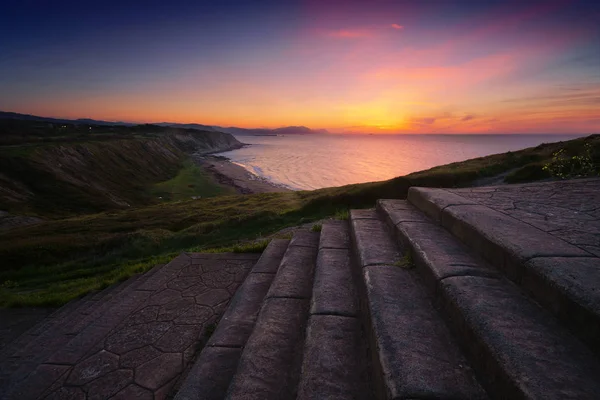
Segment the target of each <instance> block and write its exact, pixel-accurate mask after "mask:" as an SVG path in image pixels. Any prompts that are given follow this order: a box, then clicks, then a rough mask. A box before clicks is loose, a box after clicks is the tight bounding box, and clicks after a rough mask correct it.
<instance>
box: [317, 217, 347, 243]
mask: <svg viewBox="0 0 600 400" xmlns="http://www.w3.org/2000/svg"><path fill="white" fill-rule="evenodd" d="M349 248H350V230H349V227H348V222H347V221H327V222H325V223H324V224H323V226H322V228H321V239H320V241H319V249H349Z"/></svg>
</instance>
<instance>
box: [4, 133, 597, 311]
mask: <svg viewBox="0 0 600 400" xmlns="http://www.w3.org/2000/svg"><path fill="white" fill-rule="evenodd" d="M585 142H589V143H591V144H592V146H593V147H594V149H596V150H597V149H598V148H599V147H600V136H598V135H596V136H593V137H589V138H587V139H577V140H573V141H569V142H566V143H559V144H549V145H541V146H538V147H536V148H532V149H526V150H523V151H518V152H513V153H507V154H500V155H494V156H489V157H482V158H478V159H474V160H468V161H465V162H462V163H454V164H449V165H446V166H440V167H436V168H432V169H430V170H428V171H422V172H417V173H414V174H410V175H408V176H406V177H398V178H394V179H391V180H388V181H383V182H374V183H366V184H358V185H347V186H342V187H336V188H327V189H320V190H314V191H300V192H285V193H263V194H255V195H232V196H220V197H210V198H202V199H199V200H189V201H180V202H174V203H164V204H158V205H153V206H147V207H141V208H134V209H129V210H120V211H110V212H103V213H99V214H92V215H83V216H76V217H71V218H66V219H61V220H53V221H47V222H44V223H42V224H39V225H33V226H28V227H22V228H17V229H14V230H11V231H10V232H5V233H0V259H1V260H2V268H1V269H0V305H2V306H32V305H36V306H38V305H45V306H47V305H60V304H64V303H65V302H67V301H69V300H71V299H73V298H76V297H78V296H82V295H84V294H85V293H88V292H89V291H91V290H96V289H101V288H104V287H106V286H108V285H110V284H112V283H114V282H117V281H120V280H123V279H126V278H127V277H129V276H131V275H132V274H135V273H139V272H143V271H146V270H148V269H149V268H151V267H152V266H154V265H156V264H160V263H165V262H168V261H170V260H171V259H172V258H173V257H174V256H176V255H177V254H179V253H180V252H181V251H243V252H245V251H257V252H258V251H262V249H264V247H265V246H266V241H258V242H257V241H256V238H262V237H267V236H269V235H271V234H274V233H276V232H278V231H279V230H281V229H283V228H287V227H291V226H297V225H300V224H307V223H312V222H316V221H319V220H321V219H323V218H330V217H336V218H339V219H347V218H348V210H349V209H352V208H365V207H372V206H373V205H374V204H375V201H376V200H377V199H379V198H405V197H406V194H407V191H408V188H409V187H410V186H432V187H455V186H468V185H470V184H471V183H472V182H473V181H474V180H475V179H478V178H484V177H489V176H494V175H496V174H500V173H504V172H507V171H511V170H515V169H519V168H522V167H525V166H526V165H528V164H531V163H540V164H544V163H545V162H546V161H547V160H550V159H551V158H552V154H553V153H554V152H556V151H557V150H558V149H560V148H569V149H570V151H576V150H577V149H578V148H580V147H582V145H583V143H585ZM594 154H597V153H594Z"/></svg>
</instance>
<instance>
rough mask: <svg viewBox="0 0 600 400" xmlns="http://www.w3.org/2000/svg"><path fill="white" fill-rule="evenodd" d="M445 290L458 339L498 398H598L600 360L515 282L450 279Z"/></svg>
mask: <svg viewBox="0 0 600 400" xmlns="http://www.w3.org/2000/svg"><path fill="white" fill-rule="evenodd" d="M441 293H442V307H443V309H444V311H445V315H446V316H447V320H448V322H449V323H450V324H451V326H452V327H453V328H454V329H455V332H456V334H457V335H456V337H458V338H460V340H461V341H462V343H463V344H464V349H465V350H466V352H467V353H468V355H469V356H470V360H471V362H472V363H473V365H474V367H475V368H477V370H478V371H480V373H479V376H480V377H481V378H483V379H485V380H486V381H487V382H486V383H487V384H488V385H489V387H490V390H491V392H492V393H494V394H495V395H496V396H497V397H499V398H511V399H513V398H514V399H516V398H526V399H593V398H597V395H598V393H600V381H599V380H598V376H600V365H599V363H598V360H597V359H595V358H594V357H593V356H592V355H591V353H590V351H589V350H588V349H587V348H586V347H585V346H584V345H583V344H582V343H581V342H579V341H578V340H576V339H575V338H574V337H573V336H572V335H571V334H570V333H568V332H567V331H566V330H565V329H564V328H563V327H561V326H560V325H559V324H558V323H557V322H556V320H555V319H554V318H552V317H551V316H550V314H549V313H547V312H545V311H544V310H543V309H541V308H540V307H539V306H537V305H536V304H535V303H533V302H532V301H530V300H529V299H527V298H526V297H525V296H524V295H523V294H522V293H520V291H519V290H518V289H517V288H516V286H514V285H513V284H512V283H510V282H508V281H506V280H504V279H502V280H500V279H491V278H484V277H472V276H461V277H449V278H446V279H444V280H443V281H442V283H441Z"/></svg>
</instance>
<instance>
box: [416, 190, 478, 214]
mask: <svg viewBox="0 0 600 400" xmlns="http://www.w3.org/2000/svg"><path fill="white" fill-rule="evenodd" d="M407 199H408V201H409V202H410V203H411V204H413V205H414V206H416V207H417V208H418V209H420V210H421V211H423V212H424V213H425V214H427V215H428V216H429V217H430V218H432V219H433V220H434V221H437V222H439V221H441V213H442V211H443V210H444V209H445V208H446V207H449V206H456V205H476V204H478V203H477V202H476V201H474V200H471V199H466V198H464V197H462V196H459V195H457V194H454V193H450V192H448V191H447V190H445V189H435V188H421V187H411V188H409V189H408V197H407Z"/></svg>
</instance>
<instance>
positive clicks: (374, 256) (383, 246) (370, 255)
mask: <svg viewBox="0 0 600 400" xmlns="http://www.w3.org/2000/svg"><path fill="white" fill-rule="evenodd" d="M373 213H374V211H373ZM354 215H355V214H354V210H352V213H351V217H350V222H351V226H352V236H353V239H354V242H355V246H356V247H355V248H356V252H357V254H358V257H359V260H360V265H361V266H362V267H366V266H369V265H385V264H388V265H391V264H395V263H397V262H399V261H400V259H401V255H400V251H399V249H398V247H397V246H396V243H394V240H393V239H392V237H391V235H390V234H389V232H388V230H387V227H386V226H385V223H384V222H382V221H380V220H379V219H355V218H354Z"/></svg>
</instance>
